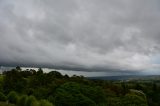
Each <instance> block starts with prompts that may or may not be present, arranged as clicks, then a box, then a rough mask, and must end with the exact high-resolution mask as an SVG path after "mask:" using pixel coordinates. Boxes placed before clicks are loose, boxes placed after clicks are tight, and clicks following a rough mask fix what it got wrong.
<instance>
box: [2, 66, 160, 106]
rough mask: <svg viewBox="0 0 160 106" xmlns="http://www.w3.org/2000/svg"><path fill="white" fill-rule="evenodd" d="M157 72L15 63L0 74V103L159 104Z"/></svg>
mask: <svg viewBox="0 0 160 106" xmlns="http://www.w3.org/2000/svg"><path fill="white" fill-rule="evenodd" d="M159 97H160V76H110V77H86V78H85V77H84V76H77V75H73V76H71V77H70V76H68V75H62V74H61V73H60V72H58V71H50V72H48V73H45V72H43V69H42V68H39V69H38V70H37V71H36V70H33V69H26V70H22V69H21V67H19V66H17V67H16V68H13V69H11V70H8V71H4V72H3V73H2V74H1V75H0V101H1V102H0V106H159V105H160V101H159Z"/></svg>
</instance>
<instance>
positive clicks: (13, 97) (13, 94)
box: [7, 91, 18, 104]
mask: <svg viewBox="0 0 160 106" xmlns="http://www.w3.org/2000/svg"><path fill="white" fill-rule="evenodd" d="M7 99H8V101H9V102H10V103H14V104H16V103H17V100H18V96H17V93H16V92H14V91H11V92H10V93H9V94H8V96H7Z"/></svg>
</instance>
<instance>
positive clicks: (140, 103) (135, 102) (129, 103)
mask: <svg viewBox="0 0 160 106" xmlns="http://www.w3.org/2000/svg"><path fill="white" fill-rule="evenodd" d="M123 105H124V106H147V103H146V100H145V99H144V98H142V97H140V96H138V95H134V94H127V95H126V96H125V97H124V98H123Z"/></svg>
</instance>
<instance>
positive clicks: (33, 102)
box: [25, 96, 39, 106]
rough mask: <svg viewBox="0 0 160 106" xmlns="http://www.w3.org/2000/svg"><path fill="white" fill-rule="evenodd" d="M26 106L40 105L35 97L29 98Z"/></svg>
mask: <svg viewBox="0 0 160 106" xmlns="http://www.w3.org/2000/svg"><path fill="white" fill-rule="evenodd" d="M25 106H39V103H38V101H37V100H36V98H35V97H34V96H29V97H28V99H27V100H26V103H25Z"/></svg>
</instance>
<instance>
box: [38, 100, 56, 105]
mask: <svg viewBox="0 0 160 106" xmlns="http://www.w3.org/2000/svg"><path fill="white" fill-rule="evenodd" d="M40 106H53V104H52V103H50V102H49V101H47V100H41V101H40Z"/></svg>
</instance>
